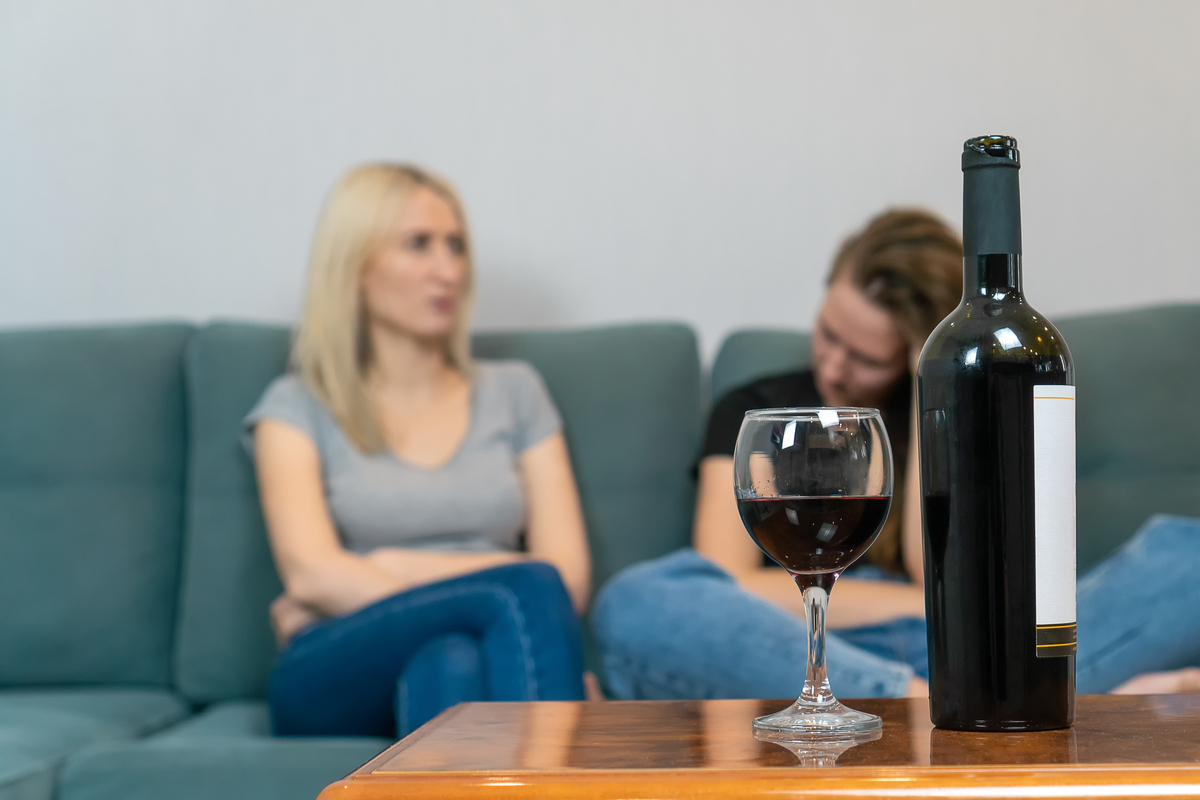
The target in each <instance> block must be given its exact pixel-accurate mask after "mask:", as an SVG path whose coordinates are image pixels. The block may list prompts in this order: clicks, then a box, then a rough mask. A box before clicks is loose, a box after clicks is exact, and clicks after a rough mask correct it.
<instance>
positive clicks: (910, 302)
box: [828, 208, 963, 347]
mask: <svg viewBox="0 0 1200 800" xmlns="http://www.w3.org/2000/svg"><path fill="white" fill-rule="evenodd" d="M962 258H963V249H962V241H961V240H960V239H959V238H958V235H957V234H955V233H954V231H952V230H951V229H950V227H949V226H948V225H946V223H944V222H942V221H941V220H940V219H939V218H938V217H936V216H934V215H933V214H931V213H930V212H928V211H923V210H921V209H916V208H898V209H893V210H890V211H885V212H884V213H883V214H880V215H879V216H877V217H875V218H874V219H873V220H871V221H870V222H869V223H867V227H865V228H863V229H862V230H861V231H860V232H858V233H856V234H854V235H852V236H851V237H850V238H848V239H846V241H845V242H843V243H842V247H841V249H840V250H838V254H837V257H836V258H834V260H833V268H832V269H831V270H830V271H829V281H828V282H829V283H833V282H834V281H836V280H839V279H842V278H847V279H849V280H850V281H851V283H853V284H854V286H855V287H857V288H858V289H859V290H860V291H862V293H863V294H864V295H866V296H867V298H868V299H869V300H871V301H872V302H874V303H876V304H878V305H880V306H882V307H884V308H886V309H887V310H888V311H889V312H891V314H892V316H893V317H894V318H895V320H896V322H897V323H898V324H899V325H900V331H901V333H902V334H903V335H904V337H905V339H906V340H907V342H908V345H909V347H916V346H919V345H921V344H922V343H924V341H925V339H926V338H927V337H928V336H929V334H930V333H931V332H932V331H933V329H934V328H935V327H936V326H937V324H938V323H939V322H941V321H942V319H943V318H944V317H945V316H946V315H947V314H949V313H950V312H951V311H953V310H954V307H955V306H957V305H958V301H959V299H960V298H961V297H962V275H963V272H962V269H963V267H962Z"/></svg>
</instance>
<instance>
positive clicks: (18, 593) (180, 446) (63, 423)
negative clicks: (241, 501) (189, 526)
mask: <svg viewBox="0 0 1200 800" xmlns="http://www.w3.org/2000/svg"><path fill="white" fill-rule="evenodd" d="M190 330H191V328H190V326H187V325H138V326H121V327H105V328H95V329H89V328H79V329H59V330H33V331H7V332H4V333H0V685H4V686H22V685H33V684H125V685H166V684H168V683H169V682H170V678H171V658H172V635H173V627H172V626H173V620H174V615H175V602H176V597H177V590H176V589H177V582H178V573H179V557H180V545H181V534H182V523H183V489H184V465H185V447H186V439H185V403H184V387H183V366H182V365H183V358H182V357H183V348H184V343H185V342H186V340H187V337H188V334H189V332H190Z"/></svg>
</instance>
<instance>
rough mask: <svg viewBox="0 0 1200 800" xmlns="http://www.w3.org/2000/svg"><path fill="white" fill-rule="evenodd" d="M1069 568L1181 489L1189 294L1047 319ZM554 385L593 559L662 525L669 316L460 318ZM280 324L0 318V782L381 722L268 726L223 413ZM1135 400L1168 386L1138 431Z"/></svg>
mask: <svg viewBox="0 0 1200 800" xmlns="http://www.w3.org/2000/svg"><path fill="white" fill-rule="evenodd" d="M1061 328H1062V330H1063V333H1064V335H1065V336H1066V338H1067V340H1068V342H1069V343H1070V344H1071V346H1072V351H1073V353H1074V355H1075V360H1076V364H1077V368H1078V373H1079V375H1078V384H1079V389H1080V398H1081V399H1080V402H1079V520H1080V524H1079V531H1080V533H1079V544H1080V550H1079V552H1080V568H1081V569H1085V568H1086V567H1088V566H1090V565H1091V564H1094V563H1095V562H1096V561H1098V560H1099V559H1100V558H1102V557H1103V556H1104V555H1105V554H1106V553H1108V552H1109V551H1111V550H1112V549H1114V548H1115V547H1117V546H1118V545H1119V544H1120V543H1121V542H1122V541H1124V539H1125V538H1127V537H1128V536H1129V535H1130V534H1131V533H1132V532H1133V531H1134V529H1135V528H1136V527H1137V525H1138V524H1139V523H1140V522H1141V521H1142V520H1143V519H1144V518H1145V517H1146V516H1148V515H1149V514H1151V513H1154V512H1159V511H1163V512H1173V513H1180V514H1190V515H1200V416H1197V415H1194V414H1189V413H1187V412H1188V411H1189V410H1190V409H1189V407H1188V401H1189V400H1190V399H1191V392H1192V391H1193V390H1194V388H1195V387H1196V385H1197V381H1198V376H1200V352H1198V351H1197V350H1196V348H1194V347H1193V343H1195V342H1197V341H1200V306H1176V307H1163V308H1157V309H1150V310H1145V311H1137V312H1128V313H1120V314H1105V315H1096V316H1091V317H1085V318H1078V319H1071V320H1066V321H1064V322H1063V323H1062V325H1061ZM475 344H476V352H477V353H478V354H479V355H480V356H483V357H518V358H524V359H527V360H529V361H530V362H532V363H533V364H534V365H535V366H536V367H537V368H538V369H539V370H540V371H541V373H542V374H543V376H544V377H545V379H546V382H547V385H548V386H549V388H550V391H551V393H552V394H553V395H554V398H555V400H556V401H557V403H558V404H559V406H560V409H561V411H562V413H563V417H564V420H565V423H566V431H567V437H568V440H569V442H570V445H571V450H572V457H573V459H574V463H575V469H576V471H577V476H578V480H579V484H580V491H581V494H582V497H583V501H584V507H585V513H586V516H587V523H588V530H589V533H590V535H591V539H592V548H593V558H594V563H595V570H596V576H595V578H596V585H597V586H598V585H600V584H601V583H602V582H603V581H604V580H605V579H606V578H608V577H609V576H610V575H612V574H613V573H614V572H615V571H616V570H618V569H620V568H622V567H623V566H625V565H628V564H631V563H634V562H636V561H639V560H642V559H645V558H651V557H654V556H657V555H660V554H663V553H666V552H669V551H671V550H673V549H676V548H678V547H680V546H683V545H684V544H686V543H687V541H688V537H689V530H690V523H691V513H692V504H693V501H694V487H693V482H692V481H693V478H692V468H693V465H694V459H695V456H696V453H697V448H698V444H699V439H700V435H701V430H702V425H703V420H702V415H703V405H705V404H706V402H705V401H704V400H703V399H702V392H701V388H700V365H699V360H698V357H697V351H696V342H695V337H694V335H693V334H692V332H691V331H690V330H689V329H688V328H686V327H684V326H680V325H671V324H663V325H626V326H617V327H612V328H605V329H596V330H580V331H568V332H541V333H511V334H491V335H481V336H479V337H477V340H476V343H475ZM286 350H287V332H286V331H285V330H284V329H282V328H278V327H269V326H258V325H245V324H229V323H219V324H213V325H208V326H203V327H193V326H188V325H172V324H163V325H143V326H128V327H106V328H95V329H67V330H41V331H12V332H4V333H0V645H2V646H0V800H46V799H47V798H50V797H57V798H61V799H62V800H109V799H110V798H111V799H113V800H115V799H116V798H131V799H133V800H136V799H137V798H162V797H171V798H183V799H184V800H186V799H187V798H212V797H222V798H227V800H237V799H238V798H243V797H244V798H251V797H253V798H296V799H297V800H299V799H300V798H312V797H315V795H316V794H317V792H318V791H319V790H320V789H321V788H322V787H323V786H324V785H326V784H327V783H329V782H331V781H333V780H336V779H337V778H338V777H340V776H341V775H343V774H345V773H347V772H349V771H350V770H351V769H353V768H354V767H355V766H357V765H358V764H359V763H361V762H363V761H365V760H366V759H367V758H369V757H370V756H371V755H373V754H374V753H376V752H377V751H378V750H380V749H381V748H382V747H384V746H385V745H386V744H387V742H385V741H383V740H378V739H281V738H275V737H272V736H270V732H269V726H268V721H267V716H266V711H265V706H264V704H263V701H262V696H263V691H264V686H265V681H266V676H267V674H268V672H269V670H270V666H271V662H272V659H273V657H274V645H273V643H272V639H271V634H270V631H269V629H268V625H267V615H266V608H267V604H268V603H269V602H270V600H271V599H272V598H273V597H274V596H275V595H276V594H277V593H278V592H279V589H280V586H279V579H278V577H277V576H276V574H275V571H274V569H273V566H272V563H271V560H270V555H269V553H268V550H267V546H266V539H265V536H264V531H263V523H262V518H261V514H260V512H259V509H258V504H257V496H256V492H255V487H254V480H253V474H252V468H251V463H250V461H249V459H248V458H247V456H246V455H245V452H244V451H243V449H242V446H241V444H240V441H239V433H240V427H239V422H240V420H241V418H242V416H243V415H244V414H245V413H246V411H248V410H249V408H250V407H251V405H252V404H253V403H254V401H255V400H256V399H257V398H258V396H259V394H260V393H261V392H262V390H263V388H264V387H265V386H266V385H267V383H268V382H269V381H270V380H271V379H272V378H273V377H274V376H275V375H277V374H279V372H280V371H281V370H282V369H283V366H284V361H285V357H286ZM807 358H808V347H807V340H806V338H805V336H804V334H802V333H799V332H796V331H745V332H741V333H737V334H734V335H733V336H731V337H730V338H729V339H728V340H727V341H726V342H725V344H724V345H723V346H722V348H721V350H720V352H719V354H718V356H717V359H716V362H715V363H714V366H713V370H712V393H713V395H714V396H717V397H719V396H720V395H722V394H723V393H724V392H725V391H728V389H730V388H732V387H734V386H737V385H740V384H742V383H745V382H746V381H748V380H751V379H753V378H755V377H758V376H762V375H766V374H771V373H776V372H782V371H785V370H789V369H795V368H798V367H800V366H802V365H803V364H804V363H805V362H806V361H807ZM1144 409H1169V410H1171V411H1173V412H1174V411H1182V412H1184V413H1177V414H1176V415H1175V416H1172V417H1170V418H1169V422H1167V423H1166V424H1165V425H1164V426H1163V427H1164V428H1165V431H1166V432H1165V433H1164V434H1162V435H1155V434H1156V430H1155V428H1154V427H1153V426H1150V425H1148V424H1147V423H1146V417H1145V416H1144Z"/></svg>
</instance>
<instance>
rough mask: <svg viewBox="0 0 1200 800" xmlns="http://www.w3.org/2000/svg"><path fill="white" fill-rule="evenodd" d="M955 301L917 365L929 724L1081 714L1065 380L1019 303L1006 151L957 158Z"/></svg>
mask: <svg viewBox="0 0 1200 800" xmlns="http://www.w3.org/2000/svg"><path fill="white" fill-rule="evenodd" d="M962 169H963V277H964V280H963V298H962V302H961V303H960V304H959V305H958V307H957V308H956V309H955V310H954V311H953V312H951V313H950V315H949V316H947V317H946V319H944V320H942V322H941V324H939V325H938V327H937V328H936V329H935V330H934V332H933V334H932V335H931V336H930V337H929V339H928V341H926V343H925V347H924V349H923V350H922V352H921V359H920V362H919V364H918V367H917V384H918V389H917V391H918V402H919V413H920V448H921V449H920V461H921V494H922V518H923V527H924V543H925V604H926V612H927V617H928V622H929V671H930V713H931V716H932V719H933V723H934V725H936V726H938V727H941V728H950V729H955V730H979V731H1022V730H1025V731H1030V730H1047V729H1053V728H1064V727H1067V726H1069V725H1071V723H1072V722H1073V721H1074V716H1075V386H1074V383H1075V371H1074V367H1073V366H1072V364H1071V354H1070V352H1069V351H1068V349H1067V345H1066V343H1065V342H1064V341H1063V338H1062V336H1061V335H1060V334H1059V332H1058V331H1057V330H1056V329H1055V327H1054V326H1053V325H1052V324H1050V321H1049V320H1047V319H1046V318H1045V317H1044V316H1043V315H1041V314H1040V313H1038V312H1037V311H1035V310H1034V309H1033V308H1031V307H1030V306H1029V304H1028V303H1026V302H1025V297H1024V294H1023V293H1022V290H1021V201H1020V190H1019V184H1018V170H1019V169H1020V154H1019V153H1018V151H1017V142H1016V140H1015V139H1013V138H1011V137H1007V136H982V137H978V138H975V139H970V140H968V141H967V142H966V143H965V145H964V147H963V156H962Z"/></svg>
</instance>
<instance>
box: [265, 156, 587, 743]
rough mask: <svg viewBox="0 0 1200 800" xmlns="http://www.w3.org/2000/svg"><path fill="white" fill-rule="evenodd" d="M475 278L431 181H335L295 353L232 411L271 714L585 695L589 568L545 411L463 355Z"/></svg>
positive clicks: (448, 191) (421, 176)
mask: <svg viewBox="0 0 1200 800" xmlns="http://www.w3.org/2000/svg"><path fill="white" fill-rule="evenodd" d="M473 279H474V275H473V264H472V255H471V248H470V239H469V236H468V232H467V223H466V217H465V215H464V213H463V208H462V204H461V202H460V201H459V199H458V196H457V194H456V193H455V191H454V189H453V188H452V187H451V186H450V184H449V183H447V182H446V181H445V180H443V179H441V178H439V177H437V176H435V175H433V174H431V173H429V172H427V171H425V170H422V169H419V168H416V167H412V166H406V165H400V164H370V165H366V166H362V167H359V168H357V169H354V170H352V171H351V172H350V173H348V174H347V175H346V176H344V177H343V178H342V179H341V180H340V181H339V182H338V183H337V185H336V186H335V187H334V189H333V192H332V193H331V195H330V197H329V199H328V201H327V204H326V207H325V210H324V214H323V216H322V218H321V220H320V223H319V225H318V228H317V232H316V236H315V240H314V243H313V250H312V257H311V263H310V268H309V277H308V287H307V299H306V303H305V307H304V312H303V317H302V319H301V323H300V327H299V330H298V333H297V336H296V340H295V344H294V346H293V350H292V359H291V362H292V371H291V372H289V374H286V375H284V376H282V377H280V378H278V379H277V380H276V381H275V382H274V383H272V384H271V386H270V387H268V388H267V390H266V392H265V393H264V394H263V396H262V398H261V400H260V401H259V403H258V405H257V406H256V407H255V408H254V409H253V410H252V411H251V412H250V414H249V415H248V416H247V418H246V420H245V427H246V430H247V434H248V437H249V439H250V441H251V444H252V448H251V449H252V452H253V457H254V461H255V467H256V471H257V475H258V485H259V494H260V497H261V501H262V508H263V515H264V518H265V520H266V525H267V533H268V537H269V539H270V544H271V550H272V553H273V555H274V558H275V564H276V567H277V568H278V570H279V574H280V577H281V579H282V581H283V585H284V593H283V595H281V596H280V597H279V598H278V599H277V600H276V601H275V603H274V604H272V607H271V621H272V625H273V627H274V629H275V632H276V636H277V638H278V640H279V642H280V645H281V647H282V653H281V655H280V658H279V662H278V664H277V665H276V667H275V670H274V672H273V673H272V676H271V681H270V687H269V692H268V696H269V702H270V707H271V717H272V723H273V725H274V728H275V731H276V733H279V734H285V735H287V734H296V735H365V736H397V735H404V734H405V733H407V732H408V731H410V730H412V729H413V728H415V727H416V726H417V725H420V724H421V723H422V722H424V721H425V720H427V719H429V718H430V717H432V716H433V715H434V714H436V713H438V712H439V711H441V710H442V709H443V708H446V707H447V706H449V705H452V704H454V703H456V702H460V701H468V700H570V699H582V697H583V683H582V674H583V658H582V647H581V644H580V634H579V624H578V619H577V613H578V612H579V611H581V610H582V609H583V608H584V607H585V605H586V602H587V598H588V595H589V592H590V585H589V584H590V576H591V566H590V559H589V554H588V546H587V540H586V533H585V530H584V523H583V515H582V512H581V509H580V503H579V496H578V491H577V489H576V486H575V480H574V476H573V474H572V471H571V465H570V460H569V458H568V453H567V447H566V443H565V440H564V438H563V435H562V423H561V420H560V418H559V416H558V412H557V411H556V409H555V407H554V404H553V401H552V400H551V398H550V395H549V393H548V392H547V390H546V388H545V386H544V384H543V382H542V380H541V378H540V376H538V374H537V373H536V372H535V371H534V370H533V368H532V367H530V366H529V365H528V364H525V363H523V362H519V361H473V360H472V359H471V356H470V352H469V328H468V322H469V317H470V305H471V297H472V290H473V283H474V280H473Z"/></svg>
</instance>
